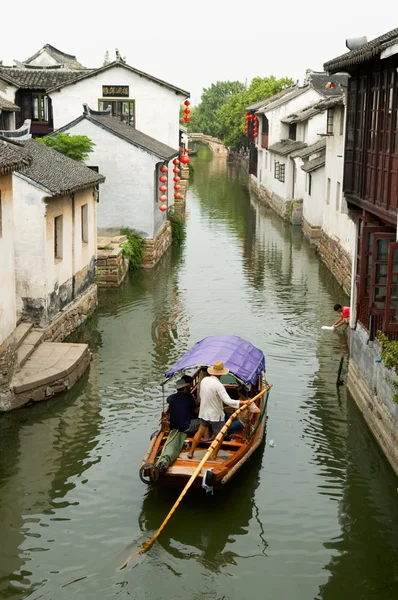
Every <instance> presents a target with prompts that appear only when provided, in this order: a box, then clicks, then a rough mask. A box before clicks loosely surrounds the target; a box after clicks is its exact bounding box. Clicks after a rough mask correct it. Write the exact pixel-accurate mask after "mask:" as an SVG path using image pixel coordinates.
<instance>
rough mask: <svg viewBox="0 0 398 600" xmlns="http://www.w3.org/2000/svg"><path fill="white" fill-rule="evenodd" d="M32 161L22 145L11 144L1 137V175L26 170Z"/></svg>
mask: <svg viewBox="0 0 398 600" xmlns="http://www.w3.org/2000/svg"><path fill="white" fill-rule="evenodd" d="M31 161H32V159H31V157H30V156H29V154H27V153H26V151H25V150H24V148H23V147H22V146H21V144H20V143H16V142H10V141H9V140H6V139H5V138H3V137H1V136H0V175H4V174H5V173H11V171H19V170H21V169H24V168H25V167H27V166H28V165H29V164H30V163H31Z"/></svg>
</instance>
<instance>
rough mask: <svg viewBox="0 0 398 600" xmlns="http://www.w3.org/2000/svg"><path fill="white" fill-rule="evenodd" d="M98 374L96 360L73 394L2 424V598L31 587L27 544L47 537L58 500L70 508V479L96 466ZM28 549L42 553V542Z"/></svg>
mask: <svg viewBox="0 0 398 600" xmlns="http://www.w3.org/2000/svg"><path fill="white" fill-rule="evenodd" d="M97 372H98V356H96V355H95V354H94V355H93V360H92V362H91V366H90V371H89V373H88V374H86V375H85V376H84V377H83V378H82V379H81V380H80V381H79V382H78V383H76V385H75V386H74V387H73V389H72V390H71V391H70V392H68V393H67V394H64V395H62V396H59V397H58V398H57V399H53V400H51V402H50V403H46V402H43V403H42V404H38V405H37V406H34V407H30V408H23V409H20V410H18V411H15V412H13V413H9V414H7V415H5V416H3V417H2V418H1V420H0V440H1V457H2V460H3V461H4V462H5V464H4V468H2V470H1V472H0V487H1V499H0V539H1V549H0V596H1V597H4V598H7V597H10V598H11V597H12V598H17V597H19V596H18V593H17V592H16V588H15V587H13V586H10V580H12V581H14V582H18V585H21V584H22V583H24V586H25V585H26V586H28V585H29V575H30V572H29V561H30V551H28V550H26V544H29V543H30V542H32V537H37V538H41V536H45V532H46V529H45V522H46V521H47V520H48V518H49V517H48V515H54V514H55V513H56V509H57V506H60V505H59V504H57V503H54V500H56V499H57V500H58V499H59V498H66V503H63V504H62V506H68V502H67V494H68V492H69V491H70V490H71V489H73V487H74V484H73V483H71V481H70V480H71V478H73V477H76V476H80V475H81V474H82V473H84V472H85V471H86V470H87V469H89V468H90V467H91V466H92V465H93V464H95V462H98V458H96V457H93V455H92V452H93V450H94V448H95V446H96V445H97V438H98V434H99V429H100V425H101V421H102V417H101V416H100V407H99V400H98V386H97V382H98V374H97ZM88 377H89V381H87V378H88ZM83 392H84V394H83ZM76 398H77V399H76ZM40 525H42V526H43V527H44V529H42V528H41V527H40ZM30 545H31V546H39V547H40V546H41V545H42V542H41V539H37V540H36V543H30ZM20 589H21V597H22V596H23V597H25V595H26V587H24V588H23V594H22V588H20Z"/></svg>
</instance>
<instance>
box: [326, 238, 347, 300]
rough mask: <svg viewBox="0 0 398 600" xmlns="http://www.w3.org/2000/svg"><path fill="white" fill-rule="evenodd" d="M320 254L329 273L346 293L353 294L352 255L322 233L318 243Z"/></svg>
mask: <svg viewBox="0 0 398 600" xmlns="http://www.w3.org/2000/svg"><path fill="white" fill-rule="evenodd" d="M318 253H319V256H320V257H321V259H322V261H323V262H324V263H325V265H326V266H327V268H328V269H329V271H331V272H332V274H333V275H334V277H335V278H336V279H337V281H338V282H339V284H340V285H341V286H342V288H343V290H344V291H345V293H346V294H347V295H348V296H349V295H350V293H351V267H352V261H351V257H350V255H349V254H348V253H347V252H346V251H345V250H343V248H342V246H341V245H340V244H339V243H338V242H337V241H336V240H333V239H332V238H330V237H329V236H328V235H327V234H326V233H325V232H324V231H322V235H321V238H320V240H319V242H318Z"/></svg>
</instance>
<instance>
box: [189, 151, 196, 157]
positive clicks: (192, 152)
mask: <svg viewBox="0 0 398 600" xmlns="http://www.w3.org/2000/svg"><path fill="white" fill-rule="evenodd" d="M197 153H198V151H197V150H190V151H189V152H188V156H196V155H197Z"/></svg>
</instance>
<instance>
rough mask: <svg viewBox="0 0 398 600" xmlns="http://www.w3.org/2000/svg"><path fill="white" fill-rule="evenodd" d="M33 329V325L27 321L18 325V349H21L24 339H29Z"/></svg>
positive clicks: (16, 331) (16, 335)
mask: <svg viewBox="0 0 398 600" xmlns="http://www.w3.org/2000/svg"><path fill="white" fill-rule="evenodd" d="M32 329H33V325H32V323H26V322H25V321H22V322H20V323H19V324H18V325H17V328H16V330H15V344H16V347H17V348H19V347H20V346H21V345H22V343H23V341H24V339H25V338H26V337H27V335H28V334H29V333H30V332H31V330H32Z"/></svg>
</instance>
